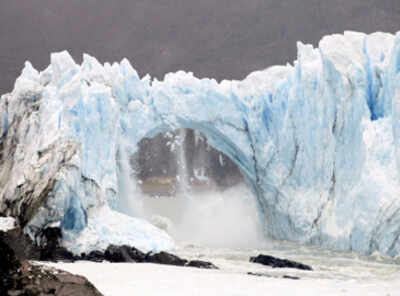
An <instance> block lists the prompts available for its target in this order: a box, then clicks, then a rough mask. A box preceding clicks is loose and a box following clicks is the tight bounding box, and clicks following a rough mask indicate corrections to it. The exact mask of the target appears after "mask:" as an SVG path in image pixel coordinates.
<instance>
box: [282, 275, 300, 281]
mask: <svg viewBox="0 0 400 296" xmlns="http://www.w3.org/2000/svg"><path fill="white" fill-rule="evenodd" d="M282 278H284V279H289V280H299V279H300V278H299V277H298V276H292V275H286V274H285V275H284V276H283V277H282Z"/></svg>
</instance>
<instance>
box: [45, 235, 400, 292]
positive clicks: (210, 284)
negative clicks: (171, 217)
mask: <svg viewBox="0 0 400 296" xmlns="http://www.w3.org/2000/svg"><path fill="white" fill-rule="evenodd" d="M174 252H175V253H176V254H179V255H180V256H183V257H186V258H200V259H203V260H210V261H212V262H213V263H215V264H216V265H217V266H219V267H220V268H221V269H220V270H203V269H196V268H189V267H175V266H166V265H157V264H150V263H92V262H77V263H57V264H55V263H50V264H48V265H51V266H54V267H57V268H60V269H64V270H67V271H69V272H72V273H75V274H80V275H83V276H86V277H87V278H88V279H89V280H90V281H91V282H92V283H93V284H94V285H95V286H96V287H97V288H98V289H99V290H100V291H101V292H102V293H103V294H104V295H107V296H117V295H118V296H123V295H174V296H179V295H185V296H187V295H207V296H212V295H218V296H221V295H229V296H232V295H290V296H293V295H307V296H312V295H318V296H320V295H328V296H329V295H363V296H367V295H383V296H389V295H390V296H394V295H399V294H400V292H399V291H400V266H399V265H397V264H396V262H395V261H393V259H391V260H389V259H388V260H386V259H383V258H371V257H361V256H359V255H356V254H353V253H335V252H332V251H327V250H323V249H318V248H310V247H304V246H298V245H294V244H290V243H279V242H275V243H271V244H270V245H269V246H268V247H266V248H265V249H263V250H251V251H245V250H234V249H217V248H204V247H197V246H193V245H186V246H184V247H181V248H180V249H177V250H175V251H174ZM260 252H264V253H268V254H272V255H275V256H281V257H286V258H289V259H294V260H299V261H301V262H303V263H306V264H311V265H312V266H313V268H314V271H300V270H295V269H272V268H269V267H266V266H263V265H260V264H255V263H250V262H248V260H249V257H250V256H252V255H255V254H258V253H260ZM248 272H258V273H263V274H265V275H266V276H254V275H248V274H247V273H248ZM283 275H289V276H297V277H300V278H301V279H300V280H292V279H285V278H283Z"/></svg>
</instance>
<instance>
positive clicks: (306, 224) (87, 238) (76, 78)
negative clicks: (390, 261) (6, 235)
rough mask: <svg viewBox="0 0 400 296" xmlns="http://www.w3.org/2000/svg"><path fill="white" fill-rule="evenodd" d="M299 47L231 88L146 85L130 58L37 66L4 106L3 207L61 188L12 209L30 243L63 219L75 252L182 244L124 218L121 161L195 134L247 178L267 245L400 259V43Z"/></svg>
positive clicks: (192, 82) (208, 83) (371, 38)
mask: <svg viewBox="0 0 400 296" xmlns="http://www.w3.org/2000/svg"><path fill="white" fill-rule="evenodd" d="M297 47H298V58H297V60H296V61H295V62H294V63H293V65H290V64H288V65H286V66H274V67H270V68H268V69H266V70H263V71H257V72H253V73H251V74H250V75H248V76H247V77H246V78H245V79H244V80H242V81H225V80H224V81H222V82H220V83H218V82H217V81H215V80H213V79H207V78H205V79H198V78H196V77H194V76H193V74H192V73H185V72H182V71H179V72H177V73H170V74H167V75H166V76H165V77H164V79H163V80H162V81H158V80H157V79H152V78H151V77H150V76H148V75H146V76H144V77H142V78H140V77H139V76H138V74H137V72H136V71H135V70H134V69H133V68H132V66H131V65H130V63H129V62H128V61H127V60H126V59H124V60H122V62H120V63H114V64H112V65H111V64H109V63H105V64H104V65H102V64H100V63H99V62H98V61H97V60H96V59H95V58H93V57H91V56H89V55H84V56H83V62H82V64H81V65H77V64H76V63H75V62H74V61H73V59H72V58H71V56H70V55H69V54H68V53H67V52H65V51H64V52H60V53H54V54H52V55H51V63H50V65H49V67H48V68H47V69H45V70H44V71H42V72H40V73H39V72H38V71H36V70H35V69H34V68H33V67H32V65H31V64H30V63H29V62H27V63H26V64H25V68H24V70H23V71H22V74H21V76H20V77H19V78H18V79H17V80H16V83H15V88H14V90H13V92H12V93H10V94H7V95H4V96H2V98H1V101H0V108H1V112H0V114H1V115H0V116H1V119H0V134H2V135H3V138H4V139H8V138H9V137H10V133H11V132H12V135H13V137H15V138H17V139H18V145H17V149H16V150H15V153H14V152H13V153H14V154H13V159H14V161H13V162H12V164H10V165H9V166H8V167H9V170H8V172H7V179H4V178H3V179H4V181H2V184H4V187H3V189H2V191H1V195H0V198H1V200H2V201H3V203H4V202H5V201H6V200H7V201H8V202H7V204H10V203H11V204H20V205H21V204H22V205H23V204H25V203H24V202H22V201H24V199H25V200H27V197H26V196H24V195H23V194H20V192H21V188H25V187H24V186H27V185H26V184H27V182H29V184H32V180H37V182H39V183H40V182H44V180H50V179H51V180H53V179H54V184H53V183H52V184H53V185H52V186H50V187H49V188H50V190H48V192H47V191H46V192H47V194H46V195H45V197H43V196H42V195H40V196H41V197H42V200H41V202H40V203H39V204H40V205H39V206H38V208H37V209H36V210H35V211H34V212H33V213H32V214H31V215H26V213H25V212H24V213H22V212H21V211H20V210H18V207H16V208H15V209H14V210H12V211H13V214H14V215H16V216H18V215H22V216H23V217H25V218H24V219H25V220H26V224H25V225H26V226H25V229H26V231H27V232H28V233H30V234H31V235H34V232H35V229H38V228H42V227H45V226H46V225H50V224H52V223H57V222H59V223H60V225H61V226H62V228H63V231H64V238H65V239H64V244H65V245H66V246H67V247H68V248H70V249H71V250H73V251H74V252H82V251H89V250H92V249H96V248H97V249H101V248H105V247H106V246H107V245H108V244H110V243H114V244H131V245H135V246H137V247H139V248H141V249H144V250H160V249H166V248H170V247H172V246H173V241H172V239H171V238H169V237H168V235H167V234H166V233H164V232H163V231H161V230H159V229H157V228H155V227H153V226H152V225H150V224H149V223H147V222H146V221H143V220H140V219H137V218H132V217H128V216H125V215H123V214H121V213H118V212H116V204H117V200H118V198H120V194H119V193H120V188H119V178H120V174H121V172H120V166H119V165H118V155H119V154H120V153H122V150H121V149H124V151H123V153H128V154H132V153H134V152H135V151H136V149H137V143H138V142H139V141H140V140H141V139H143V138H145V137H152V136H153V135H155V134H157V133H159V132H161V131H167V130H174V129H177V128H192V129H195V130H198V131H200V132H201V133H203V134H204V135H205V136H206V137H207V139H208V142H209V143H210V144H211V145H212V146H213V147H214V148H216V149H218V150H220V151H222V152H224V153H225V154H226V155H227V156H228V157H230V158H231V159H232V160H233V161H234V162H235V163H236V164H237V165H238V167H239V168H240V169H241V170H242V172H243V174H244V176H245V177H246V179H247V181H248V183H249V185H250V187H251V188H252V190H253V193H254V197H255V198H256V199H257V202H258V207H259V211H260V212H261V214H262V217H263V219H264V230H265V234H266V235H267V236H271V237H274V238H277V239H285V240H291V241H297V242H301V243H312V244H318V245H322V246H326V247H330V248H335V249H341V250H353V251H357V252H360V253H366V254H371V253H373V252H380V253H382V254H384V255H389V256H396V255H398V254H399V252H400V241H399V237H400V223H399V222H400V203H399V201H398V194H399V192H400V183H399V168H400V153H399V147H400V146H399V145H400V144H399V143H398V139H399V133H400V130H399V126H400V122H399V114H400V104H399V102H400V92H399V89H400V80H399V79H400V78H399V77H400V76H399V74H398V73H399V71H400V34H397V35H396V36H394V35H391V34H386V33H374V34H370V35H366V34H362V33H356V32H345V33H344V34H342V35H331V36H326V37H324V38H323V39H322V40H321V41H320V42H319V47H318V48H313V46H311V45H303V44H302V43H298V45H297ZM32 106H36V107H35V108H34V109H32V110H31V109H29V108H33V107H32ZM28 109H29V110H31V112H28V111H27V110H28ZM22 115H23V118H22V121H21V120H19V119H20V117H21V116H22ZM18 118H19V119H18ZM17 119H18V120H19V121H18V122H20V123H19V125H18V126H19V128H18V129H16V128H15V126H16V123H15V122H16V121H17ZM11 127H13V129H11ZM14 129H15V131H14ZM7 135H8V136H7ZM7 137H8V138H7ZM68 145H69V146H68ZM66 147H69V148H68V149H67V148H66ZM64 148H65V149H64ZM72 148H73V149H72ZM49 151H50V152H49ZM71 151H73V153H72V152H71ZM67 152H69V153H70V154H71V155H69V154H68V153H67ZM65 154H68V155H69V157H64V156H65ZM43 155H44V156H43ZM60 155H63V157H61V156H60ZM3 171H4V170H3ZM50 172H52V173H51V174H50ZM3 175H4V173H3ZM46 178H47V179H46ZM0 179H1V178H0ZM40 184H41V183H40ZM46 184H48V183H46ZM30 186H33V190H34V192H36V191H37V190H38V189H37V187H38V186H39V185H37V186H36V185H30ZM18 188H19V189H18ZM46 188H47V187H46ZM17 190H19V191H17ZM35 190H36V191H35ZM21 200H22V201H21ZM13 202H14V203H13ZM4 208H5V206H3V211H4ZM19 208H21V206H20V207H19ZM22 216H21V217H22ZM25 220H24V221H25ZM238 223H240V217H238Z"/></svg>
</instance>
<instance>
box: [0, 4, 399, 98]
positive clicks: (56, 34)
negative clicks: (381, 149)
mask: <svg viewBox="0 0 400 296" xmlns="http://www.w3.org/2000/svg"><path fill="white" fill-rule="evenodd" d="M348 29H351V30H358V31H364V32H374V31H378V30H379V31H388V32H395V31H397V30H400V1H399V0H120V1H117V0H114V1H111V0H68V1H65V0H15V1H12V0H0V93H4V92H8V91H11V90H12V87H13V83H14V80H15V78H16V77H17V76H18V75H19V73H20V71H21V68H22V66H23V62H24V61H25V60H30V61H31V62H32V63H33V64H34V66H35V67H37V68H39V69H43V68H44V67H45V66H47V65H48V64H49V54H50V53H51V52H54V51H59V50H63V49H67V50H69V51H70V53H71V54H72V55H73V56H74V58H75V59H76V60H77V61H78V62H79V61H80V60H81V56H82V53H83V52H87V53H89V54H91V55H94V56H96V57H97V58H98V59H99V60H100V61H102V62H104V61H116V60H120V59H121V58H123V57H127V58H128V59H129V60H130V61H131V62H132V64H133V65H134V67H135V68H136V69H137V70H138V72H139V73H140V74H145V73H150V74H151V75H152V76H155V77H158V78H162V77H163V75H164V74H165V73H167V72H170V71H176V70H179V69H183V70H189V71H193V72H194V73H195V75H197V76H199V77H203V76H207V77H210V76H211V77H214V78H217V79H218V80H220V79H222V78H229V79H232V78H234V79H241V78H243V77H245V76H246V75H247V74H248V73H249V72H251V71H253V70H257V69H263V68H266V67H267V66H270V65H273V64H284V63H286V62H288V61H290V62H291V61H292V60H293V59H294V58H295V54H296V41H297V40H302V41H304V42H307V43H313V44H316V43H317V41H318V40H319V39H320V38H321V36H323V35H326V34H330V33H337V32H343V31H344V30H348Z"/></svg>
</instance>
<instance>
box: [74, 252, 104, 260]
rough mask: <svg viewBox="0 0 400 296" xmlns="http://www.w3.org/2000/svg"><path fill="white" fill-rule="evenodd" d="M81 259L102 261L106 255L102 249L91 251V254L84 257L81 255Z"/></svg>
mask: <svg viewBox="0 0 400 296" xmlns="http://www.w3.org/2000/svg"><path fill="white" fill-rule="evenodd" d="M80 259H81V260H87V261H93V262H102V261H104V260H106V259H105V257H104V253H103V252H101V251H91V252H90V253H89V254H87V255H86V256H84V257H81V258H80Z"/></svg>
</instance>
